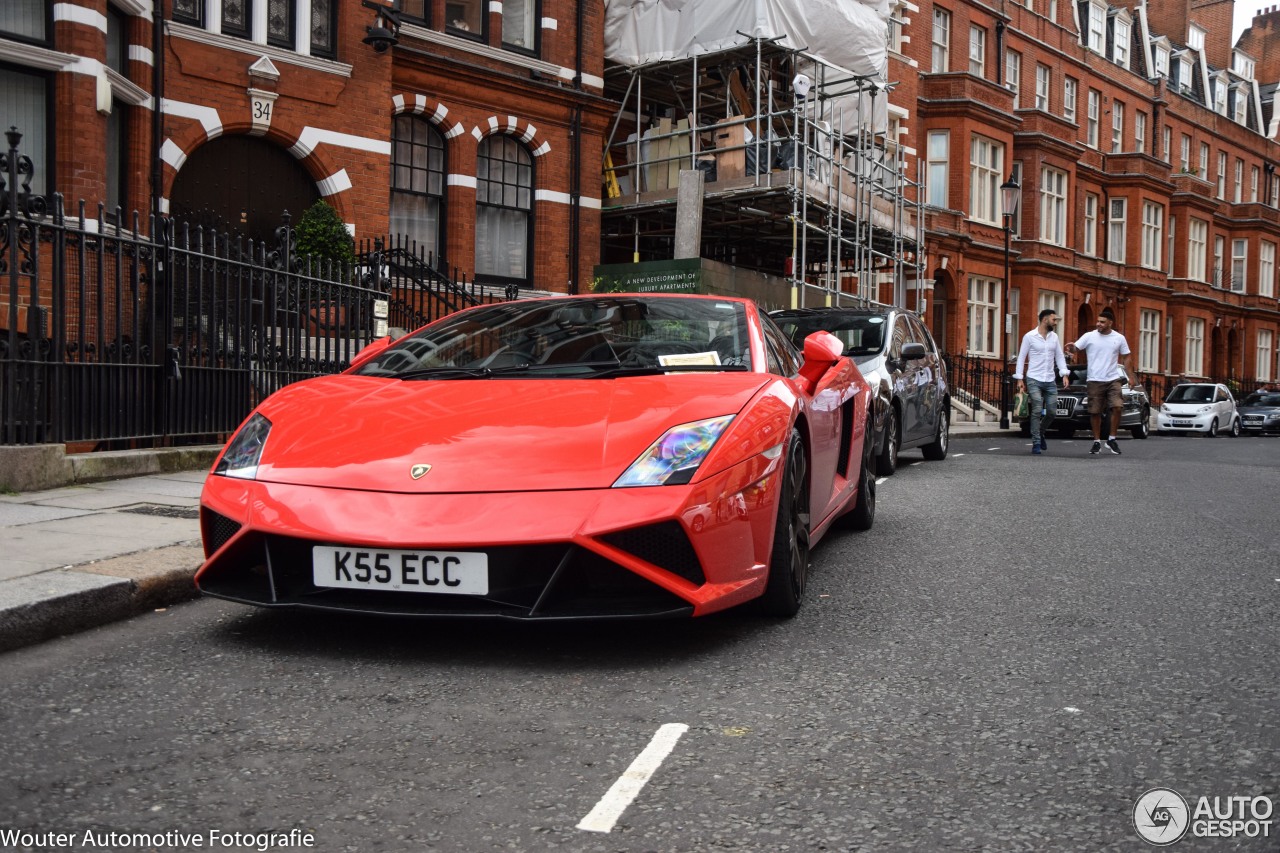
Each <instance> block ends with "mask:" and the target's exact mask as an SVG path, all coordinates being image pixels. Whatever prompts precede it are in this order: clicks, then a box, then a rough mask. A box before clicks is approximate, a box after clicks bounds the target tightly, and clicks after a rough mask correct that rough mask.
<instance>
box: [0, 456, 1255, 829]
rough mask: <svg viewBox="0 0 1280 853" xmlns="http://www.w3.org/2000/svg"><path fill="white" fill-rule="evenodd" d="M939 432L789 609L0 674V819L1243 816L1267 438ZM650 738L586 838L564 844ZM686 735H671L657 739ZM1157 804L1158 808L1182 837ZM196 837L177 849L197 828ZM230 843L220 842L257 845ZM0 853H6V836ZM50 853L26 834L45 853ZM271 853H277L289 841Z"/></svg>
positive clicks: (672, 823)
mask: <svg viewBox="0 0 1280 853" xmlns="http://www.w3.org/2000/svg"><path fill="white" fill-rule="evenodd" d="M1121 445H1122V448H1123V450H1124V451H1125V452H1124V455H1123V456H1119V457H1116V456H1102V457H1092V458H1091V457H1089V456H1087V455H1086V453H1087V449H1088V443H1087V442H1086V441H1084V440H1077V441H1074V442H1056V441H1055V442H1052V443H1051V445H1050V448H1049V453H1048V454H1047V455H1045V456H1043V457H1038V458H1037V457H1032V456H1031V455H1030V454H1029V453H1028V452H1027V451H1028V450H1029V446H1028V445H1027V444H1026V443H1025V442H1024V441H1023V440H1021V439H1018V438H1017V437H1016V436H1010V437H1008V438H1000V439H990V438H975V439H966V440H960V441H956V442H954V444H953V446H952V454H953V455H952V457H951V458H950V459H948V460H947V461H945V462H941V463H924V462H920V463H918V464H911V463H913V462H916V461H917V460H918V459H919V453H918V452H916V451H912V452H908V453H905V454H904V455H903V466H904V467H903V468H902V469H901V470H900V471H899V473H898V474H897V475H895V476H894V477H892V478H890V479H888V480H886V481H885V482H884V483H883V484H882V486H881V487H880V506H879V515H878V518H877V520H876V525H875V528H874V529H873V530H872V531H870V532H868V533H861V534H853V533H841V534H838V535H836V536H834V537H833V538H829V539H827V540H826V541H825V542H824V543H823V544H822V545H821V546H820V547H819V548H818V549H817V551H816V552H815V570H814V574H813V578H812V585H811V587H810V590H809V598H808V600H807V601H806V604H805V608H804V609H803V610H802V612H801V614H800V615H799V616H798V617H797V618H795V619H794V620H791V621H787V622H778V621H770V620H766V619H760V618H754V617H745V616H735V615H726V616H723V617H713V618H710V619H706V620H695V621H690V622H679V623H671V622H660V623H645V624H636V623H628V624H605V625H577V626H545V625H508V624H492V623H456V624H432V623H419V622H411V621H406V622H399V621H396V622H387V621H380V620H371V619H357V618H334V617H332V616H316V615H311V616H297V615H288V614H271V613H265V612H261V611H256V610H252V609H248V608H242V607H238V606H235V605H231V604H226V603H222V602H217V601H213V600H202V601H195V602H192V603H189V604H186V605H182V606H178V607H174V608H170V609H169V610H166V611H164V612H160V613H154V614H149V615H146V616H143V617H140V618H137V619H134V620H132V621H129V622H125V623H118V624H115V625H111V626H107V627H104V628H101V629H98V630H95V631H92V632H89V633H85V634H81V635H78V636H74V637H70V638H65V639H61V640H57V641H53V642H48V643H45V644H43V645H40V646H36V647H32V648H27V649H22V650H19V651H15V652H10V653H7V654H4V655H0V677H2V678H3V682H4V684H5V686H6V689H5V690H4V693H3V696H0V755H2V756H3V757H4V760H3V762H0V832H3V830H6V829H17V830H21V831H25V832H31V833H46V832H63V833H68V834H71V835H73V837H74V839H75V843H74V844H73V845H72V846H71V847H69V848H61V849H121V850H141V849H150V848H147V847H142V846H127V845H125V844H121V845H120V846H117V847H114V848H112V847H96V848H90V847H87V846H85V845H84V844H83V843H82V840H83V833H84V832H85V831H86V830H89V831H95V832H97V833H100V834H102V833H110V832H118V833H163V832H166V831H167V832H173V833H179V832H181V833H186V834H187V835H188V839H187V842H186V846H185V847H182V846H179V847H168V846H159V847H158V849H162V850H163V849H233V848H232V847H231V846H229V845H228V842H230V841H233V840H234V839H232V838H230V837H228V836H224V835H223V836H215V838H214V839H212V840H213V841H215V842H220V843H215V844H213V845H211V844H210V843H209V842H210V840H211V839H210V838H209V835H208V833H209V832H210V831H211V830H218V831H221V832H223V833H234V832H241V833H261V832H265V831H273V832H288V831H290V830H298V831H303V832H310V833H312V834H313V835H314V847H313V848H311V849H316V850H323V851H346V850H351V851H380V850H387V851H401V850H404V851H411V850H412V851H419V850H447V851H473V850H474V851H491V850H493V851H496V850H519V851H535V850H538V851H540V850H566V851H579V850H581V851H707V850H724V851H786V850H806V851H808V850H832V851H838V850H855V849H865V850H898V849H916V850H977V849H992V850H1032V849H1034V850H1141V849H1146V847H1147V845H1146V844H1145V843H1144V842H1143V841H1142V840H1141V839H1140V838H1139V836H1138V835H1137V833H1136V832H1135V829H1134V826H1133V816H1132V812H1133V808H1134V805H1135V802H1136V801H1137V799H1138V797H1139V796H1140V795H1141V794H1143V792H1145V791H1147V790H1148V789H1151V788H1154V787H1168V788H1172V789H1174V790H1176V791H1178V792H1179V793H1181V794H1182V795H1183V796H1184V797H1185V798H1186V799H1187V800H1188V802H1189V803H1190V805H1191V807H1192V808H1194V807H1195V803H1196V798H1198V797H1200V796H1209V797H1219V798H1226V797H1232V796H1245V797H1249V798H1253V797H1267V798H1269V799H1270V801H1271V803H1272V804H1274V805H1275V807H1276V809H1277V813H1276V814H1274V815H1272V818H1273V823H1272V827H1271V829H1272V832H1271V836H1270V837H1268V838H1254V839H1248V838H1235V839H1231V840H1226V839H1217V840H1209V839H1205V838H1192V837H1190V836H1188V837H1186V838H1184V839H1183V840H1182V841H1180V842H1178V843H1177V845H1176V846H1175V847H1174V848H1173V849H1176V850H1192V851H1198V850H1216V849H1223V850H1272V851H1273V850H1277V849H1280V840H1278V838H1277V836H1280V791H1278V788H1280V762H1278V760H1277V759H1278V756H1280V716H1278V715H1277V709H1280V655H1278V654H1277V644H1278V638H1280V606H1278V605H1280V545H1278V544H1277V539H1276V527H1277V512H1276V501H1275V495H1276V492H1277V489H1278V488H1280V439H1254V438H1243V439H1236V440H1232V439H1228V438H1219V439H1203V438H1162V437H1153V438H1151V439H1149V440H1146V441H1135V440H1131V439H1127V438H1125V439H1121ZM668 724H679V725H681V726H687V727H688V728H687V730H681V729H665V730H664V732H667V733H668V734H670V735H672V737H674V736H675V735H678V736H679V737H678V740H674V744H673V745H671V743H670V741H671V738H669V742H668V745H669V746H670V747H671V748H670V753H669V755H667V756H666V758H665V760H662V761H661V762H660V763H655V765H654V766H655V767H656V770H654V772H653V774H652V777H651V778H650V779H649V781H648V783H647V785H645V786H644V787H643V788H642V789H641V790H640V791H639V793H638V794H637V795H636V796H635V798H634V801H632V802H630V804H629V805H628V806H626V808H625V809H623V810H621V811H620V814H617V819H616V823H615V824H614V825H613V828H612V831H611V832H608V833H605V832H598V831H588V830H584V829H579V828H578V825H579V823H580V822H581V821H583V820H584V818H586V817H587V816H588V814H589V813H591V812H592V811H593V809H595V808H597V806H598V805H599V804H600V803H601V801H602V799H603V800H605V801H606V803H610V802H612V803H614V804H615V812H617V809H616V803H617V800H616V799H613V800H610V799H609V798H607V797H606V794H607V792H609V791H610V788H611V786H613V785H614V784H615V782H617V781H618V780H619V778H620V777H622V776H623V775H624V773H625V772H626V771H627V770H628V767H629V766H630V765H631V763H632V761H633V760H635V759H636V758H637V756H639V755H640V754H641V753H642V751H644V750H645V749H646V747H647V746H648V745H649V744H650V742H651V740H653V739H654V737H655V734H656V733H657V732H658V731H659V729H660V728H661V727H663V726H665V725H668ZM681 732H682V733H681ZM1183 817H1184V818H1185V815H1184V816H1183ZM191 835H196V836H198V838H197V839H196V840H197V841H200V843H201V844H202V847H197V846H196V844H195V843H193V842H192V840H191V838H190V836H191ZM252 843H253V842H252V841H251V842H250V845H249V846H246V847H244V848H243V849H250V847H251V846H252ZM0 849H6V848H5V846H4V844H3V843H0ZM45 849H54V848H45ZM273 849H305V848H302V847H300V846H294V847H289V848H280V847H277V848H273Z"/></svg>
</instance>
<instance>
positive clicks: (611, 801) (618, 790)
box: [578, 723, 689, 832]
mask: <svg viewBox="0 0 1280 853" xmlns="http://www.w3.org/2000/svg"><path fill="white" fill-rule="evenodd" d="M688 730H689V727H688V726H686V725H685V724H684V723H667V724H666V725H664V726H662V727H661V728H659V729H658V732H657V734H655V735H654V736H653V740H651V741H649V745H648V746H646V747H645V748H644V751H643V752H641V753H640V754H639V755H637V756H636V760H635V761H633V762H631V766H630V767H628V768H627V770H626V772H625V773H623V774H622V775H621V776H619V777H618V781H616V782H614V783H613V787H612V788H610V789H609V790H608V792H606V793H605V795H604V796H603V797H601V798H600V802H598V803H596V807H595V808H593V809H592V810H591V813H590V814H588V815H587V816H586V817H584V818H583V819H582V821H581V822H580V823H579V824H578V829H585V830H586V831H587V832H610V831H611V830H612V829H613V825H614V824H615V823H617V822H618V818H620V817H622V813H623V812H624V811H626V809H627V806H629V805H631V801H632V800H634V799H635V798H636V796H637V795H638V794H639V793H640V789H641V788H643V787H644V786H645V784H646V783H647V782H648V781H649V779H650V778H651V777H652V776H653V774H654V773H657V772H658V768H659V767H661V766H662V762H663V761H665V760H666V757H667V756H668V755H670V754H671V750H673V749H675V746H676V741H678V740H680V736H681V735H683V734H684V733H685V732H687V731H688Z"/></svg>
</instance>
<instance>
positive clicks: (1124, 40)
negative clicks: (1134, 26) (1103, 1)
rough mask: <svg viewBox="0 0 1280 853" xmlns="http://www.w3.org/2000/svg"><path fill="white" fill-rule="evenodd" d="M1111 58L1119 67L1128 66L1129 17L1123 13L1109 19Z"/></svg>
mask: <svg viewBox="0 0 1280 853" xmlns="http://www.w3.org/2000/svg"><path fill="white" fill-rule="evenodd" d="M1111 59H1112V60H1113V61H1114V62H1115V63H1116V65H1119V66H1120V67H1121V68H1128V67H1129V19H1128V18H1127V17H1125V16H1124V15H1123V14H1117V15H1115V16H1114V17H1113V18H1112V21H1111Z"/></svg>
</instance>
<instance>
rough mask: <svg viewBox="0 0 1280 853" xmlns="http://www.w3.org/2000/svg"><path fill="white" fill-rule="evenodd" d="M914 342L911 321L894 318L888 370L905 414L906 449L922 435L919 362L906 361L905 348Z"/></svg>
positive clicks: (887, 362)
mask: <svg viewBox="0 0 1280 853" xmlns="http://www.w3.org/2000/svg"><path fill="white" fill-rule="evenodd" d="M910 342H911V330H910V328H909V327H908V325H907V318H906V317H904V316H903V315H902V314H900V313H895V314H894V317H893V329H892V331H891V332H890V333H889V347H888V350H887V351H886V352H885V367H887V368H888V370H889V373H890V376H891V378H892V382H893V395H894V397H896V398H897V400H898V405H899V408H900V409H901V411H902V444H903V445H904V446H905V445H907V444H909V443H910V442H911V441H912V440H913V439H915V438H917V437H919V435H920V394H919V389H917V388H916V384H915V370H916V366H917V362H916V361H914V360H913V361H907V360H905V359H903V357H902V347H903V346H904V345H905V344H908V343H910Z"/></svg>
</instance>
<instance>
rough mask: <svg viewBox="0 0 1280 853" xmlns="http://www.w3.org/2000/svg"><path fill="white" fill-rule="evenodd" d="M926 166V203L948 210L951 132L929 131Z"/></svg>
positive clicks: (926, 145) (926, 146)
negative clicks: (927, 183)
mask: <svg viewBox="0 0 1280 853" xmlns="http://www.w3.org/2000/svg"><path fill="white" fill-rule="evenodd" d="M925 157H926V158H927V165H926V171H925V176H926V179H927V180H928V182H929V185H928V193H929V195H928V199H929V201H928V203H929V204H930V205H932V206H934V207H940V208H943V209H944V210H945V209H948V208H949V207H950V197H951V186H950V181H951V132H950V131H947V130H931V131H929V133H928V137H927V139H926V142H925Z"/></svg>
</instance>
